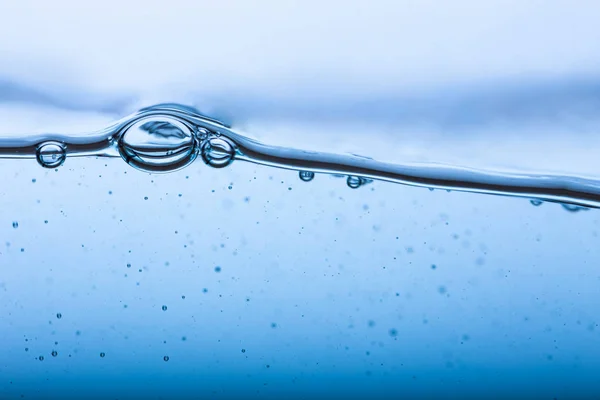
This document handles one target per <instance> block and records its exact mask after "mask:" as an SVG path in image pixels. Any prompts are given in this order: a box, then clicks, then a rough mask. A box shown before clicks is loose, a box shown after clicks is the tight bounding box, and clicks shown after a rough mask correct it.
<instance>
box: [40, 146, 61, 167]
mask: <svg viewBox="0 0 600 400" xmlns="http://www.w3.org/2000/svg"><path fill="white" fill-rule="evenodd" d="M36 158H37V161H38V163H39V164H40V165H41V166H42V167H44V168H56V167H60V166H61V165H62V164H63V163H64V162H65V158H66V152H65V148H64V147H63V145H62V144H60V143H58V142H46V143H43V144H42V145H40V146H39V147H38V149H37V152H36Z"/></svg>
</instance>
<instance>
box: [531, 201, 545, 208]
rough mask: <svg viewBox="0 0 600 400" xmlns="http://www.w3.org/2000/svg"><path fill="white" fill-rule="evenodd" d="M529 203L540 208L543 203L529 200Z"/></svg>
mask: <svg viewBox="0 0 600 400" xmlns="http://www.w3.org/2000/svg"><path fill="white" fill-rule="evenodd" d="M529 202H530V203H531V204H532V205H534V206H536V207H539V206H541V205H542V203H543V201H541V200H529Z"/></svg>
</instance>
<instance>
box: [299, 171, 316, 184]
mask: <svg viewBox="0 0 600 400" xmlns="http://www.w3.org/2000/svg"><path fill="white" fill-rule="evenodd" d="M298 176H299V177H300V180H301V181H304V182H310V181H312V180H313V179H314V178H315V173H314V172H312V171H300V172H298Z"/></svg>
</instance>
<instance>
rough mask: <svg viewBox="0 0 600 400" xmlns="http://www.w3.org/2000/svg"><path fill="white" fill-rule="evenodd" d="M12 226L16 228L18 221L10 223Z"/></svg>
mask: <svg viewBox="0 0 600 400" xmlns="http://www.w3.org/2000/svg"><path fill="white" fill-rule="evenodd" d="M12 226H13V228H15V229H17V228H18V227H19V223H18V222H17V221H15V222H13V223H12Z"/></svg>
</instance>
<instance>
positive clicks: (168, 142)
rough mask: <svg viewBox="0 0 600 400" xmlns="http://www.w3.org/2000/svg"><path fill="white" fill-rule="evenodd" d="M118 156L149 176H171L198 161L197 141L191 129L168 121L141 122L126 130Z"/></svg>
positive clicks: (162, 117) (174, 120) (144, 120)
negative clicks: (151, 174) (157, 174)
mask: <svg viewBox="0 0 600 400" xmlns="http://www.w3.org/2000/svg"><path fill="white" fill-rule="evenodd" d="M119 153H120V154H121V157H123V159H124V160H125V161H126V162H127V163H128V164H129V165H131V166H132V167H135V168H137V169H140V170H142V171H147V172H170V171H175V170H178V169H180V168H183V167H185V166H187V165H188V164H190V163H191V162H192V161H194V159H195V158H196V155H197V151H196V138H195V136H194V131H193V129H192V128H191V127H189V126H188V125H186V124H184V123H183V122H181V121H179V120H177V119H175V118H171V117H167V116H152V117H146V118H141V119H139V120H137V121H135V122H134V123H133V124H131V125H129V126H128V127H126V128H125V130H124V131H123V132H122V133H121V136H120V139H119Z"/></svg>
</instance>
